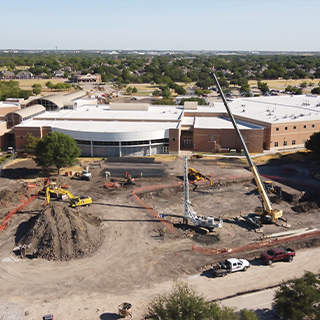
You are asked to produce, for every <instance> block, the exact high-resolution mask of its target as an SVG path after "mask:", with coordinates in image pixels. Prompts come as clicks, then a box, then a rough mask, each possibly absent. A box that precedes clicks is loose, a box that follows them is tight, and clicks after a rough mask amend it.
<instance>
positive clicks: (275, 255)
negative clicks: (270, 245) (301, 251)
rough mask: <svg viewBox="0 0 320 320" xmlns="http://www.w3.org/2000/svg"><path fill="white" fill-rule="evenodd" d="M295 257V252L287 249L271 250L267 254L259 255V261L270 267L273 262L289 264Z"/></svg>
mask: <svg viewBox="0 0 320 320" xmlns="http://www.w3.org/2000/svg"><path fill="white" fill-rule="evenodd" d="M295 255H296V253H295V251H294V250H292V249H290V248H287V249H279V248H275V249H271V250H269V251H268V252H265V253H262V254H261V260H262V262H263V263H266V264H268V265H271V264H272V263H273V262H275V261H288V262H291V261H292V260H293V257H294V256H295Z"/></svg>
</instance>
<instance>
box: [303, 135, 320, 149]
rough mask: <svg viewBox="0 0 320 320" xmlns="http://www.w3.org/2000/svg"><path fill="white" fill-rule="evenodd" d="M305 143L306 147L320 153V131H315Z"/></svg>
mask: <svg viewBox="0 0 320 320" xmlns="http://www.w3.org/2000/svg"><path fill="white" fill-rule="evenodd" d="M304 145H305V148H306V149H308V150H310V151H312V152H313V153H314V154H316V155H320V131H318V132H315V133H313V134H312V135H311V136H310V138H309V139H308V140H307V141H306V142H305V144H304Z"/></svg>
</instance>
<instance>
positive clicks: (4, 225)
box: [0, 178, 49, 231]
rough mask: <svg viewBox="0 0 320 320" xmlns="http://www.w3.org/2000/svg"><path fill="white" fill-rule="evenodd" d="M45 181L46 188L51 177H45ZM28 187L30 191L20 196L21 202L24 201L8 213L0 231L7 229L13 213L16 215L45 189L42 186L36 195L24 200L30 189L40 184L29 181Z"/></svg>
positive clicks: (0, 226)
mask: <svg viewBox="0 0 320 320" xmlns="http://www.w3.org/2000/svg"><path fill="white" fill-rule="evenodd" d="M43 181H44V188H45V187H47V186H48V185H49V179H48V178H45V179H43ZM27 187H28V191H27V192H26V193H25V194H24V195H23V196H22V197H21V198H20V202H22V203H21V204H20V205H19V206H18V207H16V208H14V209H13V210H11V211H10V212H9V213H8V215H7V216H6V217H5V219H4V220H3V222H2V223H1V225H0V231H3V230H4V229H5V227H6V225H7V224H8V222H9V220H10V219H11V217H12V216H13V215H15V214H16V213H17V212H19V211H21V210H22V209H23V208H24V207H25V206H27V205H28V204H29V203H31V202H32V201H33V200H34V199H35V198H37V197H38V195H39V192H40V191H41V190H43V187H42V188H41V189H39V190H38V191H37V192H36V193H35V194H34V195H32V196H31V197H29V198H27V199H26V200H24V199H25V198H26V197H27V194H28V193H29V192H30V190H33V189H34V188H36V187H38V185H37V184H36V183H30V182H27Z"/></svg>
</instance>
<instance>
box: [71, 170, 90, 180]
mask: <svg viewBox="0 0 320 320" xmlns="http://www.w3.org/2000/svg"><path fill="white" fill-rule="evenodd" d="M74 177H75V178H76V179H79V180H87V181H90V180H91V178H92V174H91V173H90V172H89V171H88V170H82V171H81V172H76V173H75V174H74Z"/></svg>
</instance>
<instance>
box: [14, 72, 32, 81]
mask: <svg viewBox="0 0 320 320" xmlns="http://www.w3.org/2000/svg"><path fill="white" fill-rule="evenodd" d="M32 78H33V74H32V73H31V72H30V71H20V72H19V73H17V75H16V79H32Z"/></svg>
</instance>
